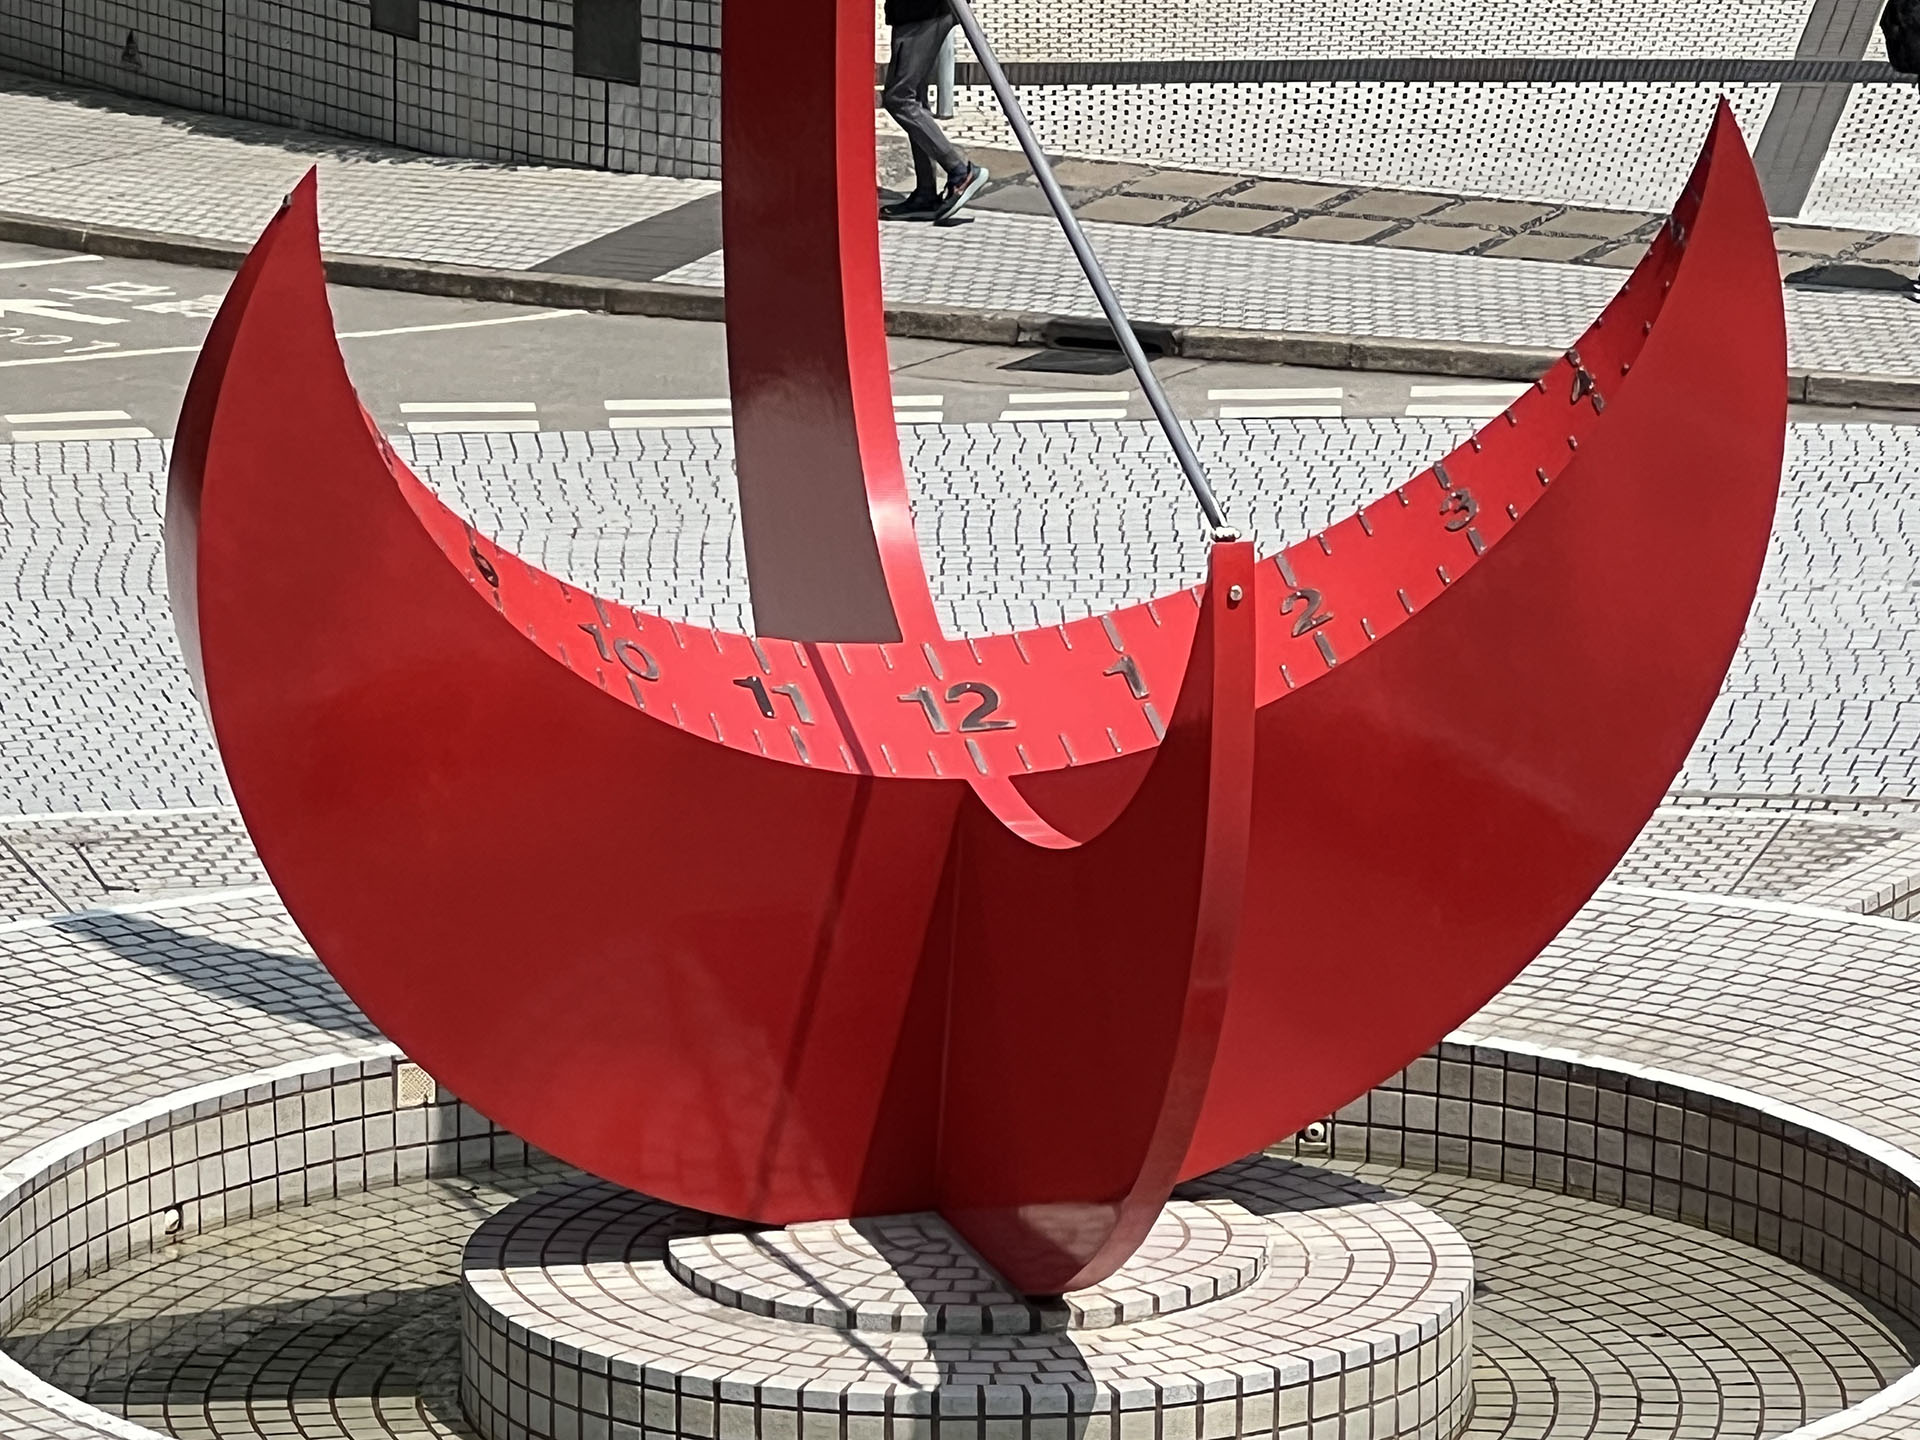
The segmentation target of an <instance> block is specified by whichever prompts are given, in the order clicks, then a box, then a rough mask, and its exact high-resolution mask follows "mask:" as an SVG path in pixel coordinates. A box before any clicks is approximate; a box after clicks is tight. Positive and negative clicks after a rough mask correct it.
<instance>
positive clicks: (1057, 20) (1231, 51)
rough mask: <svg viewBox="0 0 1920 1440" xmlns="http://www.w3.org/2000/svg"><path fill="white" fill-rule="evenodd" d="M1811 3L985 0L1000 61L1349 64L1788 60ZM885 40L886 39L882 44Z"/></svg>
mask: <svg viewBox="0 0 1920 1440" xmlns="http://www.w3.org/2000/svg"><path fill="white" fill-rule="evenodd" d="M1810 8H1811V3H1810V0H1742V3H1741V4H1739V5H1673V4H1670V3H1668V0H1606V3H1604V4H1594V3H1593V0H1505V3H1502V4H1500V5H1494V6H1489V5H1486V4H1482V3H1480V0H1420V3H1419V4H1409V3H1407V0H1346V3H1342V4H1338V5H1334V4H1296V5H1286V6H1276V5H1273V4H1271V3H1269V0H1223V3H1219V4H1212V5H1169V4H1142V3H1140V0H1083V3H1081V4H1078V5H1071V6H1062V5H1058V4H1053V3H1049V0H983V3H982V4H980V5H978V6H976V7H975V9H976V11H977V13H978V14H979V16H980V21H981V24H982V25H983V26H984V27H985V28H986V30H987V33H988V34H989V36H990V37H992V39H993V42H994V44H995V45H996V47H997V48H998V49H999V50H1000V53H1001V55H1002V56H1003V58H1005V59H1008V60H1142V59H1156V60H1158V59H1208V60H1212V59H1227V58H1232V59H1242V58H1261V59H1266V58H1273V59H1321V58H1328V57H1345V56H1357V55H1366V56H1373V55H1394V56H1398V55H1448V56H1462V57H1474V58H1481V57H1490V56H1530V57H1531V56H1575V57H1584V56H1675V57H1690V56H1701V55H1708V56H1714V57H1731V56H1739V57H1753V58H1760V57H1769V56H1771V57H1783V58H1784V57H1790V56H1792V55H1793V53H1794V49H1795V46H1796V45H1797V44H1798V42H1799V39H1800V33H1801V31H1802V30H1803V29H1804V28H1805V26H1806V20H1807V13H1808V11H1809V9H1810ZM882 38H883V39H884V36H883V37H882Z"/></svg>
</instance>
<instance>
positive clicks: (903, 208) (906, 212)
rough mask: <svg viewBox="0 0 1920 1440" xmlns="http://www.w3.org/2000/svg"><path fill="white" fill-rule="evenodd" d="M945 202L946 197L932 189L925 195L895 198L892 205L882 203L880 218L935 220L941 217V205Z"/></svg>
mask: <svg viewBox="0 0 1920 1440" xmlns="http://www.w3.org/2000/svg"><path fill="white" fill-rule="evenodd" d="M945 203H946V201H945V200H944V199H942V198H941V197H940V196H939V195H938V194H936V193H933V192H931V191H930V192H928V193H927V194H925V195H920V194H914V195H909V196H907V198H906V199H904V200H895V201H894V202H893V203H892V204H891V205H882V206H881V207H880V218H881V219H882V220H935V219H938V218H939V215H940V207H941V206H942V205H944V204H945Z"/></svg>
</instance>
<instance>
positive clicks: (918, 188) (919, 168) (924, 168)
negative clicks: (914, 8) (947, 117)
mask: <svg viewBox="0 0 1920 1440" xmlns="http://www.w3.org/2000/svg"><path fill="white" fill-rule="evenodd" d="M931 23H934V22H930V21H923V22H914V23H911V24H903V25H895V26H893V27H892V33H891V38H892V42H893V48H892V52H891V53H890V54H889V56H888V58H887V77H886V81H885V83H884V84H883V85H882V86H881V91H880V96H881V103H882V104H883V105H885V106H886V110H887V113H888V114H889V115H891V116H892V117H893V119H894V122H895V123H896V124H897V125H899V126H900V128H901V129H902V130H904V131H905V132H906V136H907V147H908V148H909V149H910V150H911V151H912V152H913V193H912V194H911V195H909V196H907V198H906V199H904V200H899V201H896V202H894V203H893V204H891V205H885V206H882V207H881V210H880V213H881V215H883V216H884V217H886V218H887V219H889V220H931V219H932V218H933V217H934V215H935V214H937V213H938V212H939V209H940V192H941V189H942V188H943V186H944V185H945V183H946V177H945V175H944V173H943V171H942V169H941V167H940V166H939V164H938V163H937V162H936V161H935V159H934V157H933V155H932V154H931V153H929V151H928V150H927V146H926V141H925V140H924V139H922V138H921V133H920V131H919V130H918V129H917V128H915V127H914V126H912V125H910V124H908V123H907V121H906V120H905V119H904V118H903V116H904V115H906V114H910V113H911V112H912V110H913V109H914V108H915V107H918V109H920V110H921V111H922V112H924V111H925V110H926V100H927V93H926V84H925V82H924V81H923V82H921V83H920V84H919V85H917V86H916V85H915V83H914V74H913V65H914V61H915V60H916V58H917V55H918V51H919V48H920V47H919V46H918V45H917V44H915V43H914V39H915V37H914V36H912V35H910V34H902V32H903V31H912V30H915V29H917V28H919V26H920V25H922V24H931ZM934 53H935V54H936V55H938V53H939V50H938V48H937V47H936V49H935V51H934ZM929 118H931V116H929Z"/></svg>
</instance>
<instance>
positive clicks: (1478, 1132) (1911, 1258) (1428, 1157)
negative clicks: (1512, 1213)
mask: <svg viewBox="0 0 1920 1440" xmlns="http://www.w3.org/2000/svg"><path fill="white" fill-rule="evenodd" d="M1328 1131H1329V1133H1328V1136H1327V1140H1326V1141H1325V1142H1324V1143H1319V1144H1309V1143H1307V1142H1306V1141H1305V1140H1303V1139H1302V1138H1300V1137H1295V1139H1294V1140H1292V1141H1290V1142H1288V1143H1287V1144H1286V1146H1284V1147H1283V1149H1282V1151H1281V1153H1287V1154H1293V1155H1297V1156H1298V1157H1299V1158H1300V1159H1301V1160H1303V1161H1308V1162H1311V1161H1312V1159H1313V1158H1314V1156H1315V1155H1325V1154H1326V1153H1327V1152H1328V1149H1329V1146H1330V1147H1331V1149H1332V1150H1333V1152H1334V1153H1335V1154H1339V1155H1343V1156H1349V1157H1352V1158H1354V1159H1365V1160H1371V1161H1376V1162H1379V1163H1382V1164H1389V1165H1406V1166H1409V1167H1411V1168H1416V1169H1425V1170H1441V1171H1447V1172H1452V1173H1456V1174H1466V1175H1476V1176H1480V1177H1483V1178H1486V1179H1490V1180H1506V1181H1510V1182H1512V1183H1514V1184H1518V1185H1528V1186H1534V1187H1537V1188H1540V1189H1545V1190H1556V1191H1564V1192H1565V1193H1567V1194H1569V1195H1579V1196H1584V1197H1587V1198H1590V1199H1595V1200H1599V1201H1601V1202H1602V1203H1604V1204H1608V1205H1617V1206H1621V1207H1623V1208H1625V1209H1629V1210H1638V1211H1641V1212H1643V1213H1646V1214H1652V1215H1659V1216H1663V1217H1665V1218H1668V1219H1675V1220H1679V1221H1681V1222H1683V1223H1686V1224H1690V1225H1698V1226H1700V1227H1702V1228H1703V1229H1707V1230H1711V1231H1713V1232H1714V1233H1716V1234H1720V1235H1727V1236H1731V1237H1732V1238H1733V1239H1735V1240H1739V1241H1741V1242H1743V1243H1745V1244H1749V1245H1752V1246H1755V1247H1756V1248H1758V1249H1761V1250H1764V1251H1766V1252H1767V1253H1768V1254H1771V1255H1778V1256H1780V1257H1781V1258H1782V1259H1785V1260H1790V1261H1792V1262H1793V1263H1795V1264H1797V1265H1800V1266H1802V1267H1804V1268H1805V1269H1808V1270H1811V1271H1813V1272H1815V1273H1816V1274H1819V1275H1823V1276H1825V1277H1827V1278H1828V1279H1830V1280H1833V1281H1835V1282H1836V1283H1838V1284H1840V1285H1843V1286H1845V1287H1846V1288H1847V1289H1849V1290H1851V1291H1853V1292H1855V1293H1856V1294H1859V1295H1863V1296H1866V1297H1867V1298H1869V1299H1871V1300H1875V1301H1878V1302H1879V1303H1881V1304H1883V1305H1885V1306H1887V1307H1888V1308H1890V1309H1892V1310H1893V1311H1895V1312H1896V1313H1897V1314H1899V1315H1900V1316H1901V1317H1902V1318H1904V1319H1906V1320H1909V1321H1920V1290H1916V1284H1915V1277H1916V1273H1920V1178H1916V1177H1920V1162H1911V1163H1910V1164H1909V1165H1908V1168H1907V1169H1901V1168H1896V1165H1895V1164H1893V1163H1888V1160H1886V1159H1881V1158H1876V1157H1875V1156H1874V1155H1872V1154H1869V1153H1865V1152H1864V1151H1863V1150H1861V1149H1858V1148H1855V1147H1854V1146H1851V1145H1848V1144H1845V1143H1843V1142H1842V1141H1841V1140H1839V1139H1837V1138H1835V1137H1834V1136H1833V1135H1830V1134H1824V1133H1822V1132H1821V1131H1820V1130H1818V1129H1813V1128H1810V1127H1808V1126H1806V1125H1801V1124H1796V1123H1793V1122H1792V1121H1790V1120H1785V1119H1781V1118H1779V1117H1777V1116H1775V1115H1771V1114H1767V1113H1765V1112H1764V1111H1761V1110H1759V1109H1756V1108H1753V1107H1751V1106H1748V1105H1745V1104H1742V1103H1739V1102H1736V1101H1734V1100H1730V1099H1723V1098H1720V1097H1718V1096H1714V1095H1709V1094H1704V1093H1701V1092H1700V1091H1698V1090H1694V1089H1690V1088H1684V1087H1682V1086H1679V1085H1675V1084H1668V1083H1665V1082H1662V1081H1656V1080H1652V1079H1647V1078H1643V1077H1640V1076H1636V1075H1627V1074H1620V1073H1616V1072H1614V1071H1611V1070H1605V1069H1599V1068H1596V1067H1594V1066H1591V1065H1582V1064H1575V1063H1570V1062H1568V1061H1565V1060H1556V1059H1547V1058H1543V1057H1536V1056H1532V1055H1525V1054H1517V1053H1511V1052H1509V1051H1505V1050H1499V1049H1492V1048H1486V1047H1476V1046H1465V1045H1442V1046H1440V1047H1439V1049H1438V1050H1437V1051H1436V1052H1434V1053H1433V1054H1431V1055H1428V1056H1425V1057H1423V1058H1421V1059H1419V1060H1416V1061H1414V1062H1413V1064H1412V1065H1410V1066H1409V1067H1407V1069H1406V1070H1405V1071H1403V1072H1401V1073H1400V1074H1399V1075H1396V1076H1394V1077H1393V1078H1392V1079H1390V1080H1387V1081H1386V1082H1384V1083H1383V1084H1381V1085H1379V1086H1377V1087H1376V1088H1375V1089H1374V1090H1372V1091H1371V1092H1369V1093H1368V1094H1367V1095H1365V1096H1363V1097H1362V1098H1360V1099H1359V1100H1356V1101H1354V1102H1353V1103H1352V1104H1351V1105H1349V1106H1347V1107H1346V1108H1345V1109H1344V1110H1342V1111H1341V1112H1340V1113H1339V1114H1338V1115H1337V1116H1335V1117H1334V1119H1333V1120H1332V1122H1331V1124H1330V1125H1329V1127H1328ZM1881 1148H1883V1149H1884V1150H1885V1151H1886V1152H1887V1154H1888V1156H1889V1158H1891V1157H1892V1155H1893V1152H1892V1150H1891V1147H1881ZM1909 1172H1911V1173H1909Z"/></svg>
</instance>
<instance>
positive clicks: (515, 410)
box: [400, 400, 540, 415]
mask: <svg viewBox="0 0 1920 1440" xmlns="http://www.w3.org/2000/svg"><path fill="white" fill-rule="evenodd" d="M539 408H540V407H539V406H538V405H536V404H534V403H533V401H531V400H409V401H407V402H405V403H404V404H402V405H401V407H400V413H401V414H402V415H531V414H533V413H534V412H535V411H537V410H538V409H539Z"/></svg>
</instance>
